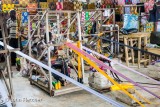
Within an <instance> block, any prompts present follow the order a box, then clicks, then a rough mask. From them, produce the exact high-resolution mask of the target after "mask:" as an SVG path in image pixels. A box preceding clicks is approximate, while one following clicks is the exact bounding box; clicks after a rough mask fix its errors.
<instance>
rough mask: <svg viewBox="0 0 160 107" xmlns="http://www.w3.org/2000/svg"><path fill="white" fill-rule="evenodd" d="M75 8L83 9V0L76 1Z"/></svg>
mask: <svg viewBox="0 0 160 107" xmlns="http://www.w3.org/2000/svg"><path fill="white" fill-rule="evenodd" d="M73 4H74V10H76V11H78V10H82V2H79V1H74V2H73Z"/></svg>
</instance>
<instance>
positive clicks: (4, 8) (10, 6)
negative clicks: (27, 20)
mask: <svg viewBox="0 0 160 107" xmlns="http://www.w3.org/2000/svg"><path fill="white" fill-rule="evenodd" d="M13 9H14V4H3V5H2V11H3V12H9V11H10V10H13Z"/></svg>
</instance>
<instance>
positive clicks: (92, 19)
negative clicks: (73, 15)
mask: <svg viewBox="0 0 160 107" xmlns="http://www.w3.org/2000/svg"><path fill="white" fill-rule="evenodd" d="M93 14H94V12H89V16H90V17H91V16H92V15H93ZM91 21H94V17H92V18H91Z"/></svg>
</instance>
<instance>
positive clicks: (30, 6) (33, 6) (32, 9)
mask: <svg viewBox="0 0 160 107" xmlns="http://www.w3.org/2000/svg"><path fill="white" fill-rule="evenodd" d="M37 8H38V5H37V3H29V4H28V6H27V11H28V12H29V14H36V13H37Z"/></svg>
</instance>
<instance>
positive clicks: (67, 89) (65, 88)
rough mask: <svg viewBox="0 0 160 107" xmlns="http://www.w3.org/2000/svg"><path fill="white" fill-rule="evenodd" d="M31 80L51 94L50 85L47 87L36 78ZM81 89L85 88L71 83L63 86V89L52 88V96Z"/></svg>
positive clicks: (33, 83)
mask: <svg viewBox="0 0 160 107" xmlns="http://www.w3.org/2000/svg"><path fill="white" fill-rule="evenodd" d="M30 81H31V84H32V85H36V86H38V87H39V88H41V89H42V90H44V91H46V92H47V93H49V94H50V92H49V87H45V86H44V85H42V84H39V83H38V82H36V81H34V80H31V79H30ZM80 90H83V89H82V88H79V87H78V86H75V85H73V84H71V83H69V84H67V85H66V86H62V88H61V89H58V90H52V92H51V93H52V94H51V96H59V95H63V94H67V93H72V92H76V91H80Z"/></svg>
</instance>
